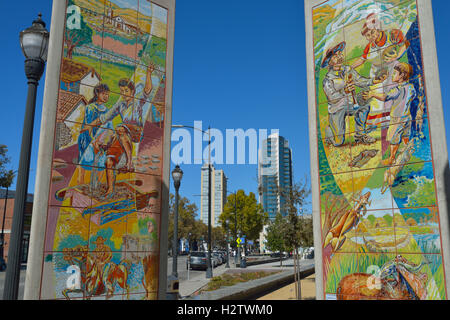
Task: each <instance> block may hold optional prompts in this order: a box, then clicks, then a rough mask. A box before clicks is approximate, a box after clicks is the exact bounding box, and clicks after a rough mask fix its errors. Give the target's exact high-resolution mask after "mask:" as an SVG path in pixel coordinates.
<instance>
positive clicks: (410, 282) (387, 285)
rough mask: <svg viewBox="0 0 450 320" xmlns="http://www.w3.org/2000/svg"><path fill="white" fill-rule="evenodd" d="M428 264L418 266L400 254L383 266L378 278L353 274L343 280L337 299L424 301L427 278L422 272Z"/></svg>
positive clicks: (338, 289)
mask: <svg viewBox="0 0 450 320" xmlns="http://www.w3.org/2000/svg"><path fill="white" fill-rule="evenodd" d="M428 263H429V262H428V261H425V262H422V263H420V264H419V265H416V264H413V263H411V262H409V261H407V260H406V259H405V258H404V257H402V256H401V255H398V256H397V257H396V258H395V259H393V260H391V261H388V262H387V263H386V264H384V265H383V267H382V268H381V271H380V273H379V275H378V276H375V275H372V274H370V273H361V272H359V273H352V274H349V275H347V276H345V277H343V278H342V279H341V281H340V282H339V285H338V288H337V290H336V296H337V299H338V300H392V299H395V300H422V299H425V298H426V295H427V292H426V282H427V275H426V274H425V273H419V271H420V270H421V269H422V268H423V266H424V265H426V264H428Z"/></svg>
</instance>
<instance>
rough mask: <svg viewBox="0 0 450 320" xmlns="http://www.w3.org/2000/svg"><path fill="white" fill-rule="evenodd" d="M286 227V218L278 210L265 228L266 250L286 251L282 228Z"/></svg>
mask: <svg viewBox="0 0 450 320" xmlns="http://www.w3.org/2000/svg"><path fill="white" fill-rule="evenodd" d="M286 227H287V226H286V220H285V219H284V218H283V216H282V215H281V213H279V212H278V213H277V215H276V216H275V219H274V220H272V221H271V222H270V223H269V226H268V227H267V230H266V248H267V249H268V250H270V251H273V252H277V251H278V252H282V251H286V241H285V238H284V230H285V229H286Z"/></svg>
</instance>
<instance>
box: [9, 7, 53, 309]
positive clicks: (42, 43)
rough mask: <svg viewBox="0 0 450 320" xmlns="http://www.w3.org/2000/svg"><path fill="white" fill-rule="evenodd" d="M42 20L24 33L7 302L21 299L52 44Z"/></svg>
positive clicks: (35, 22)
mask: <svg viewBox="0 0 450 320" xmlns="http://www.w3.org/2000/svg"><path fill="white" fill-rule="evenodd" d="M41 17H42V15H41V14H39V17H38V19H36V20H35V21H33V25H32V26H31V27H29V28H27V29H25V30H24V31H22V32H21V33H20V45H21V47H22V51H23V54H24V56H25V58H26V59H25V74H26V76H27V79H28V96H27V105H26V110H25V120H24V126H23V134H22V146H21V151H20V161H19V170H18V175H17V182H16V195H15V199H14V213H13V222H12V228H11V239H10V246H9V251H8V267H7V268H6V279H5V288H4V291H3V299H4V300H17V297H18V288H19V277H20V263H21V251H22V237H23V224H24V209H25V202H26V198H27V190H28V177H29V171H30V154H31V142H32V138H33V125H34V114H35V107H36V92H37V86H38V84H39V80H40V79H41V77H42V74H43V73H44V68H45V63H46V61H47V50H48V42H49V41H48V40H49V32H48V31H47V29H46V28H45V22H44V21H42V19H41Z"/></svg>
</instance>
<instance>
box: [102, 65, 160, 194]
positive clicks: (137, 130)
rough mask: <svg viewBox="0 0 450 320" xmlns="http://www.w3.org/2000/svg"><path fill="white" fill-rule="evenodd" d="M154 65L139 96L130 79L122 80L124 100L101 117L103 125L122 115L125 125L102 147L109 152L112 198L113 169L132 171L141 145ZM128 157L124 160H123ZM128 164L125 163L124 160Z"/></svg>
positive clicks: (109, 187)
mask: <svg viewBox="0 0 450 320" xmlns="http://www.w3.org/2000/svg"><path fill="white" fill-rule="evenodd" d="M154 68H155V67H154V65H149V66H148V68H147V75H146V79H145V85H144V88H143V91H142V92H141V93H139V94H136V91H137V90H136V87H135V85H134V83H133V82H132V81H131V80H129V79H121V80H119V83H118V85H119V89H120V94H121V99H119V101H118V102H117V103H116V104H115V105H114V106H113V107H112V108H111V109H110V110H108V111H107V112H106V113H105V114H102V115H101V116H100V118H99V119H100V121H101V122H102V123H105V122H108V121H112V120H113V119H114V118H115V117H116V116H120V117H121V120H122V123H120V124H118V125H117V126H116V128H115V133H114V135H113V137H112V139H111V140H110V142H109V143H108V144H107V145H106V146H103V147H104V149H105V150H106V151H105V153H106V161H105V167H106V180H107V185H108V188H107V190H106V193H105V195H107V196H108V198H111V197H112V196H113V194H114V184H115V181H114V180H115V176H114V170H115V169H118V170H127V171H132V170H133V163H132V157H133V143H139V142H140V141H141V139H142V136H143V126H144V123H145V119H144V118H143V106H144V104H145V103H146V101H147V100H148V98H149V96H150V93H151V91H152V88H153V86H152V78H151V76H152V73H153V71H154ZM124 156H125V157H124ZM123 160H124V162H126V163H122V161H123Z"/></svg>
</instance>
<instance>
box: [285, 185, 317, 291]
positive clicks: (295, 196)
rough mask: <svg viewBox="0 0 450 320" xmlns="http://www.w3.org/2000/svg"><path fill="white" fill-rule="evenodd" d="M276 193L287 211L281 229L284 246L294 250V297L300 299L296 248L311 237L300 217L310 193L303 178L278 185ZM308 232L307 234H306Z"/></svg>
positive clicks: (310, 232)
mask: <svg viewBox="0 0 450 320" xmlns="http://www.w3.org/2000/svg"><path fill="white" fill-rule="evenodd" d="M277 193H278V194H279V195H280V196H281V197H282V198H283V199H284V206H283V209H284V211H285V212H287V213H288V214H287V216H286V228H285V229H283V232H284V237H285V246H286V248H287V249H288V250H289V251H293V252H294V278H295V286H296V290H295V292H296V297H297V299H300V297H301V292H300V265H299V255H298V248H299V247H300V246H302V245H305V241H304V240H305V239H312V237H313V235H312V228H311V229H308V231H307V230H305V229H304V228H303V227H305V226H306V220H305V219H303V218H302V216H303V214H304V213H305V209H304V206H305V205H306V204H307V203H308V199H307V197H308V196H309V195H310V193H311V189H310V188H309V186H308V181H307V179H306V177H305V179H304V180H302V181H299V182H297V183H294V184H293V185H292V186H290V187H285V188H283V187H279V188H278V190H277ZM306 232H308V234H306Z"/></svg>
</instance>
